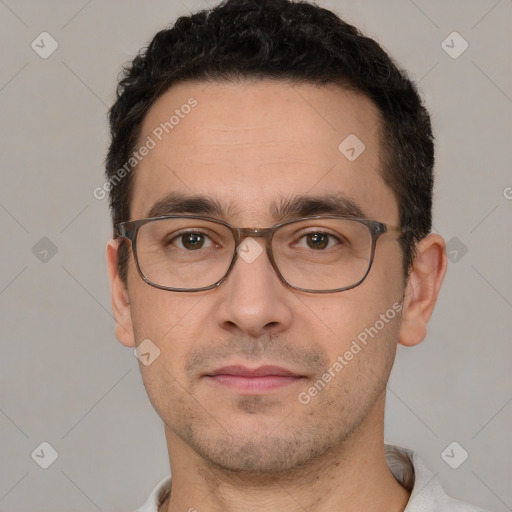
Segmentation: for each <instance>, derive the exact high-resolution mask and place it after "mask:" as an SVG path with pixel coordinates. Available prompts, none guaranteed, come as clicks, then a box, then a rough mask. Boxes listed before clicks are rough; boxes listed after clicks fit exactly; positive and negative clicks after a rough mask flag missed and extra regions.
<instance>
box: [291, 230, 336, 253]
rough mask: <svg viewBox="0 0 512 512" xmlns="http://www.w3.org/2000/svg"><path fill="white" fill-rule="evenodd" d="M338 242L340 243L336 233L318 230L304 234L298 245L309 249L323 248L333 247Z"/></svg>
mask: <svg viewBox="0 0 512 512" xmlns="http://www.w3.org/2000/svg"><path fill="white" fill-rule="evenodd" d="M336 242H338V243H339V239H338V238H337V237H335V236H334V235H331V234H329V233H322V232H320V231H318V232H313V233H307V234H305V235H303V236H302V237H301V238H300V239H299V242H298V244H297V245H298V246H299V247H306V248H308V249H314V250H323V249H329V248H331V247H333V246H334V245H336ZM304 244H305V245H304Z"/></svg>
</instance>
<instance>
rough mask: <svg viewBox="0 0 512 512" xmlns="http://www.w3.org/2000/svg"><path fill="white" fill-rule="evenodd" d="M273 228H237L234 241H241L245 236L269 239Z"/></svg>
mask: <svg viewBox="0 0 512 512" xmlns="http://www.w3.org/2000/svg"><path fill="white" fill-rule="evenodd" d="M272 231H273V228H237V232H236V241H237V243H240V242H242V241H243V240H245V239H246V238H248V237H250V238H265V239H267V240H268V239H269V236H270V234H271V233H272Z"/></svg>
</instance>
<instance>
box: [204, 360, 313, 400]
mask: <svg viewBox="0 0 512 512" xmlns="http://www.w3.org/2000/svg"><path fill="white" fill-rule="evenodd" d="M205 377H206V378H207V379H208V380H209V381H210V382H212V383H214V384H216V385H219V386H222V387H225V388H230V389H231V390H233V391H236V392H238V393H240V394H247V395H259V394H264V393H268V392H271V391H275V390H277V389H280V388H283V387H286V386H290V385H292V384H295V383H297V382H300V381H302V380H303V379H304V378H305V377H304V376H303V375H299V374H296V373H294V372H292V371H290V370H287V369H285V368H281V367H280V366H260V367H258V368H254V369H251V368H247V367H245V366H224V367H223V368H219V369H217V370H214V371H212V372H211V373H208V374H207V375H205Z"/></svg>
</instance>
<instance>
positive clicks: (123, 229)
mask: <svg viewBox="0 0 512 512" xmlns="http://www.w3.org/2000/svg"><path fill="white" fill-rule="evenodd" d="M164 219H195V220H202V221H208V222H213V223H214V224H220V225H222V226H225V227H226V228H228V229H229V230H230V231H231V234H232V235H233V239H234V241H235V248H234V251H233V257H232V259H231V263H230V264H229V267H228V269H227V270H226V273H225V274H224V275H223V276H222V278H221V279H219V280H218V281H216V282H215V283H213V284H212V285H209V286H204V287H202V288H172V287H170V286H163V285H160V284H157V283H154V282H153V281H151V280H150V279H148V278H147V277H146V276H145V275H144V273H143V272H142V269H141V268H140V265H139V260H138V257H137V234H138V231H139V229H140V228H141V227H142V226H144V225H145V224H148V223H150V222H155V221H158V220H164ZM318 219H342V220H350V221H355V222H360V223H361V224H364V225H365V226H366V227H367V228H368V231H369V232H370V237H371V241H372V247H371V253H370V259H369V261H368V269H367V270H366V272H365V274H364V275H363V277H362V278H361V279H360V280H359V281H357V282H356V283H354V284H352V285H350V286H344V287H342V288H333V289H330V290H311V289H307V288H300V287H298V286H293V285H292V284H290V283H289V282H288V281H287V280H286V279H285V278H284V276H283V275H282V274H281V271H280V270H279V267H278V266H277V264H276V262H275V260H274V254H273V251H272V239H273V237H274V234H275V232H276V231H277V230H278V229H279V228H281V227H282V226H287V225H289V224H293V223H295V222H303V221H307V220H318ZM406 231H408V230H407V229H402V228H400V227H397V226H392V225H389V224H385V223H383V222H379V221H376V220H369V219H365V218H361V217H343V216H340V215H315V216H311V217H301V218H296V219H291V220H287V221H284V222H280V223H279V224H276V225H274V226H272V227H270V228H238V227H234V226H231V224H228V223H227V222H224V221H222V220H218V219H213V218H211V217H203V216H200V215H162V216H160V217H148V218H145V219H139V220H132V221H127V222H121V223H120V224H118V225H117V237H120V238H124V239H128V240H130V242H131V245H132V252H133V257H134V260H135V265H136V267H137V271H138V273H139V275H140V277H141V278H142V279H143V280H144V281H145V282H146V283H147V284H149V285H150V286H153V287H155V288H158V289H160V290H166V291H172V292H201V291H206V290H212V289H214V288H217V287H218V286H220V285H221V284H222V283H223V282H224V281H225V280H226V279H227V278H228V276H229V274H230V273H231V270H232V269H233V267H234V265H235V262H236V260H237V258H238V251H237V249H238V247H239V246H240V244H241V243H242V241H243V240H245V238H247V237H254V238H264V239H265V242H266V244H265V249H266V253H267V257H268V259H269V261H270V263H271V265H272V268H273V269H274V270H275V271H276V274H277V275H278V277H279V279H280V280H281V281H282V282H283V283H284V284H286V285H287V286H289V287H290V288H293V289H294V290H299V291H302V292H308V293H337V292H343V291H346V290H351V289H352V288H355V287H356V286H359V285H360V284H361V283H362V282H363V281H364V280H365V279H366V277H367V276H368V274H369V273H370V269H371V268H372V265H373V260H374V257H375V247H376V244H377V240H378V239H379V237H380V236H381V235H383V234H384V233H405V232H406ZM117 237H116V238H117Z"/></svg>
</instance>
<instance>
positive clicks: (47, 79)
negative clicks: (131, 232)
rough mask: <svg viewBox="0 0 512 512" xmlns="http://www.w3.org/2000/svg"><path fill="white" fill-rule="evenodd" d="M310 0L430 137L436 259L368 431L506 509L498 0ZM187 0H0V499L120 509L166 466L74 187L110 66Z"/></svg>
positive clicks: (104, 236)
mask: <svg viewBox="0 0 512 512" xmlns="http://www.w3.org/2000/svg"><path fill="white" fill-rule="evenodd" d="M208 1H212V3H213V0H208ZM319 3H320V5H322V6H325V7H328V8H331V9H333V10H334V11H335V12H336V13H338V14H339V15H340V16H342V17H343V18H344V19H345V20H347V21H348V22H351V23H353V24H356V25H357V26H358V27H359V28H361V29H362V30H363V32H365V33H366V34H367V35H369V36H371V37H374V38H375V39H376V40H377V41H378V42H379V43H381V44H382V45H383V47H384V48H385V49H386V50H387V51H388V52H389V53H390V54H391V55H392V56H393V57H394V58H395V59H396V61H397V62H398V64H399V65H400V67H403V68H405V69H406V70H408V72H409V74H410V76H411V78H412V79H414V80H415V81H416V82H417V83H418V84H419V88H420V90H421V94H422V96H423V97H424V98H425V101H426V103H427V106H428V108H429V109H430V111H431V113H432V117H433V125H434V130H435V134H436V139H437V163H436V176H437V184H436V194H435V215H434V226H435V230H436V231H437V232H438V233H440V234H441V235H443V236H444V237H445V239H446V240H447V242H448V251H449V256H450V263H449V269H448V274H447V277H446V280H445V283H444V287H443V289H442V292H441V296H440V299H439V303H438V306H437V309H436V312H435V313H434V316H433V318H432V320H431V323H430V328H429V331H428V336H427V339H426V340H425V341H424V342H423V343H422V344H421V345H420V346H418V347H416V348H409V349H405V348H400V349H399V352H398V358H397V362H396V366H395V368H394V370H393V374H392V378H391V380H390V383H389V393H388V401H387V416H386V441H388V442H391V443H394V444H399V445H402V446H406V447H410V448H413V449H415V450H417V451H418V452H419V454H420V455H421V456H422V457H423V459H424V460H425V461H426V463H427V464H428V466H429V467H430V468H431V469H432V470H433V472H434V473H435V474H437V475H438V477H439V478H440V479H441V481H442V482H443V484H444V487H445V489H446V490H447V491H448V492H449V494H451V495H453V496H455V497H457V498H459V499H463V500H466V501H469V502H472V503H474V504H476V505H480V506H482V507H486V508H488V509H489V510H491V511H499V510H512V488H511V487H510V481H511V474H512V471H511V469H512V462H511V461H512V450H511V448H512V443H511V436H510V432H511V428H510V427H511V420H512V403H511V401H512V385H511V378H510V373H511V371H510V363H511V360H512V358H511V356H512V344H511V332H512V314H511V313H512V287H511V284H512V270H511V265H510V260H511V258H510V255H511V248H512V247H511V246H512V237H511V233H512V215H511V213H512V174H511V170H510V169H511V162H512V158H511V156H512V149H511V147H512V144H511V134H512V116H511V114H512V86H511V78H512V60H511V59H510V55H511V50H512V48H511V46H512V45H511V42H512V35H511V34H512V31H511V30H510V26H511V25H510V24H511V19H512V2H511V0H472V1H469V0H448V1H447V0H435V1H433V0H432V1H427V0H414V1H413V0H389V1H382V0H363V1H361V0H359V1H356V0H330V1H327V0H326V1H321V2H319ZM205 7H208V3H207V0H183V1H180V0H174V1H170V0H166V1H163V0H158V1H157V0H151V1H148V2H136V1H120V0H116V1H106V0H103V1H100V0H89V1H86V0H74V1H66V2H64V1H61V2H59V1H56V0H53V1H44V2H39V1H35V0H33V1H28V0H0V20H1V21H0V47H1V48H2V50H1V51H2V59H1V63H2V64H1V69H0V110H1V119H2V130H1V137H0V144H1V165H2V171H1V177H2V186H1V188H0V226H1V234H2V238H1V240H2V242H1V274H0V311H1V327H0V328H1V359H0V379H1V387H0V432H1V434H0V461H1V463H0V464H1V474H0V510H2V511H12V512H17V511H27V510H30V511H32V512H46V511H59V510H62V511H63V510H66V511H69V512H74V511H95V510H101V511H121V510H128V511H129V510H134V509H135V508H136V507H138V506H140V505H141V504H142V503H143V502H144V501H145V500H146V498H147V495H148V494H149V492H150V490H151V489H152V488H153V487H154V485H156V483H157V482H158V481H159V480H160V479H161V478H162V477H164V476H165V475H166V474H168V472H169V466H168V459H167V449H166V445H165V440H164V433H163V426H162V422H161V420H160V418H159V417H158V416H157V415H156V413H155V412H154V410H153V409H152V407H151V405H150V403H149V401H148V399H147V396H146V393H145V389H144V387H143V385H142V381H141V378H140V375H139V369H138V362H137V360H136V359H135V357H134V355H133V353H132V350H131V349H126V348H124V347H122V346H121V345H120V344H119V343H118V342H117V340H116V339H115V337H114V321H113V318H112V314H111V307H110V296H109V286H108V279H107V272H106V263H105V244H106V242H107V240H108V238H109V236H110V233H111V228H110V219H109V214H108V208H107V200H106V199H103V200H98V199H96V198H95V197H94V196H93V190H94V189H95V188H96V187H98V186H101V185H102V184H103V182H104V178H103V170H104V167H103V162H104V157H105V152H106V149H107V145H108V127H107V121H106V112H107V109H108V107H110V105H111V104H112V102H113V99H114V90H115V86H116V78H117V76H118V73H119V71H120V69H121V65H122V64H125V63H127V62H128V61H129V60H131V59H132V58H133V57H134V56H135V54H136V52H137V51H138V50H139V48H141V47H143V46H145V45H147V43H148V42H149V40H150V39H151V38H152V36H153V35H154V33H155V32H156V31H157V30H159V29H161V28H164V27H165V26H166V25H168V24H171V23H173V22H174V21H175V20H176V18H177V17H178V16H179V15H183V14H187V12H188V11H189V10H192V11H193V10H196V9H198V8H205ZM43 32H47V33H48V34H43V35H41V34H42V33H43ZM454 32H457V34H454ZM57 44H58V47H57V49H56V50H55V51H54V52H53V53H51V54H50V52H51V50H53V47H54V46H55V45H57ZM466 44H467V45H468V46H467V48H466V49H465V47H466ZM464 49H465V50H464ZM463 50H464V51H463ZM43 57H44V58H43ZM340 142H341V141H340ZM43 442H45V443H49V445H50V446H51V447H49V446H48V445H46V444H44V445H41V443H43ZM453 442H456V443H457V444H452V443H453ZM447 448H448V449H447ZM445 449H447V450H445ZM466 452H467V454H468V457H467V459H466V460H465V461H464V462H462V463H461V461H462V460H463V459H464V457H465V456H466V455H465V454H466ZM442 454H444V455H442ZM56 455H57V458H56V459H55V460H54V461H53V463H51V464H50V465H49V467H48V468H47V469H43V467H41V465H46V464H48V463H50V462H52V459H53V458H55V456H56ZM450 464H451V466H458V467H457V468H456V469H454V468H453V467H451V466H450ZM459 464H460V465H459Z"/></svg>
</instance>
